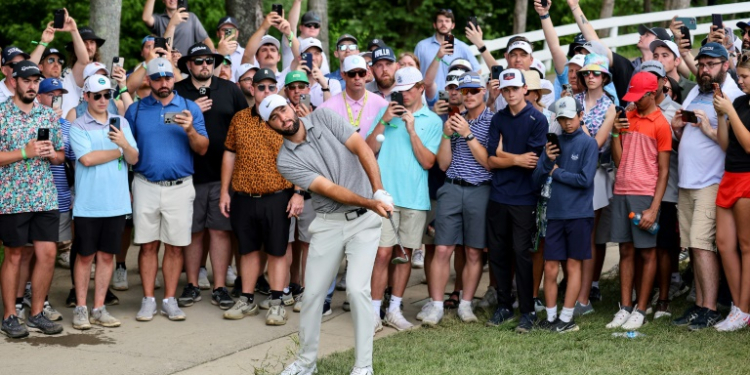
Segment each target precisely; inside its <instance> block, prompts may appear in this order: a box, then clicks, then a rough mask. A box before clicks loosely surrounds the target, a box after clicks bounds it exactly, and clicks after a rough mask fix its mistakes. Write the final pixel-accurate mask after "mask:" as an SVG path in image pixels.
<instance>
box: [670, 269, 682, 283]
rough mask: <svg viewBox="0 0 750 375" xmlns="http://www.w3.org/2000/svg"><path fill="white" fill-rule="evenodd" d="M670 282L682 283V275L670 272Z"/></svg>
mask: <svg viewBox="0 0 750 375" xmlns="http://www.w3.org/2000/svg"><path fill="white" fill-rule="evenodd" d="M672 283H673V284H679V283H682V276H681V275H680V273H679V272H673V273H672Z"/></svg>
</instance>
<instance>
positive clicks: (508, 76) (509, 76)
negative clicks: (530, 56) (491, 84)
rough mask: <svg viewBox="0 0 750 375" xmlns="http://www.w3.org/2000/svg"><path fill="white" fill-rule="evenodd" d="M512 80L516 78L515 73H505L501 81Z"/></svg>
mask: <svg viewBox="0 0 750 375" xmlns="http://www.w3.org/2000/svg"><path fill="white" fill-rule="evenodd" d="M514 78H516V73H513V72H511V73H505V74H503V80H505V81H510V80H512V79H514Z"/></svg>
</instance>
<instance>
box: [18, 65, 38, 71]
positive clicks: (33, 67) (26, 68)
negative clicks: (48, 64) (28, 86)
mask: <svg viewBox="0 0 750 375" xmlns="http://www.w3.org/2000/svg"><path fill="white" fill-rule="evenodd" d="M29 69H34V70H39V69H37V67H35V66H22V67H21V71H22V72H25V71H27V70H29Z"/></svg>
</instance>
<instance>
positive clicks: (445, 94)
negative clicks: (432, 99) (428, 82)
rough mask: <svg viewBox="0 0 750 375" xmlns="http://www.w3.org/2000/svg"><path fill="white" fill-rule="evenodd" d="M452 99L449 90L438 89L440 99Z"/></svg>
mask: <svg viewBox="0 0 750 375" xmlns="http://www.w3.org/2000/svg"><path fill="white" fill-rule="evenodd" d="M449 99H450V96H449V95H448V92H447V91H445V90H440V91H438V100H445V101H446V102H447V101H448V100H449Z"/></svg>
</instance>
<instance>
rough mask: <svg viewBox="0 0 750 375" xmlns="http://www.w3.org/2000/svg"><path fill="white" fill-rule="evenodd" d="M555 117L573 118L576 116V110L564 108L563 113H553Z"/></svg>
mask: <svg viewBox="0 0 750 375" xmlns="http://www.w3.org/2000/svg"><path fill="white" fill-rule="evenodd" d="M555 116H556V117H557V118H560V117H562V118H574V117H576V111H570V110H565V111H564V112H563V113H559V114H557V113H556V114H555Z"/></svg>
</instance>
